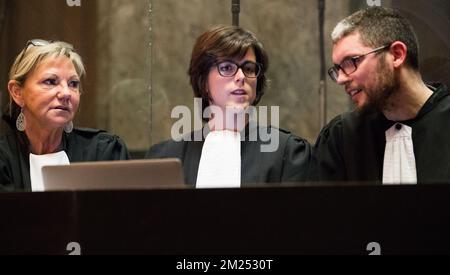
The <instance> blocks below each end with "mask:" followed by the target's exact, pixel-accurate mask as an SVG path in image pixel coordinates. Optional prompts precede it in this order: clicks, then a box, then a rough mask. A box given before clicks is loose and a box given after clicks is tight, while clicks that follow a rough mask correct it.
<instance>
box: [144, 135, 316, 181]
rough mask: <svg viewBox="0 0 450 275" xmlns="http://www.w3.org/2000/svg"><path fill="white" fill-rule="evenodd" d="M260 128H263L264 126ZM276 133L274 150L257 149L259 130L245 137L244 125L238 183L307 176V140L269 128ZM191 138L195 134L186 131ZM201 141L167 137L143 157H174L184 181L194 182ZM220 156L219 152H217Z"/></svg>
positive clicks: (298, 178) (308, 168)
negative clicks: (255, 134)
mask: <svg viewBox="0 0 450 275" xmlns="http://www.w3.org/2000/svg"><path fill="white" fill-rule="evenodd" d="M260 130H262V131H266V132H267V128H261V127H260ZM270 130H271V131H276V132H278V133H279V146H278V148H277V150H276V151H275V152H261V145H262V144H269V142H267V143H265V142H262V141H261V139H260V137H259V134H258V138H257V139H256V140H255V141H250V140H249V133H248V127H247V128H246V134H245V140H243V141H241V185H246V184H253V183H279V182H299V181H307V180H309V172H310V163H311V158H312V151H311V146H310V144H309V143H308V142H307V141H306V140H304V139H302V138H300V137H297V136H294V135H292V134H291V133H290V132H287V131H284V130H281V129H280V130H279V129H276V128H273V127H272V128H270ZM190 136H191V138H192V139H191V140H193V137H194V136H195V134H194V133H191V134H190ZM203 143H204V141H179V142H176V141H173V140H167V141H164V142H162V143H159V144H156V145H154V146H152V147H151V148H150V150H149V151H148V152H147V155H146V157H147V158H178V159H180V160H181V162H182V163H183V171H184V177H185V182H186V183H187V184H189V185H195V183H196V182H197V173H198V166H199V163H200V157H201V153H202V148H203ZM217 157H218V158H220V156H217Z"/></svg>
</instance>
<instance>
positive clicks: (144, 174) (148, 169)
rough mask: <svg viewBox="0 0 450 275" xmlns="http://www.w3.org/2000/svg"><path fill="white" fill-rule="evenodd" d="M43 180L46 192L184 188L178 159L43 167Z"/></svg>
mask: <svg viewBox="0 0 450 275" xmlns="http://www.w3.org/2000/svg"><path fill="white" fill-rule="evenodd" d="M42 177H43V182H44V190H45V191H63V190H113V189H155V188H156V189H158V188H186V185H185V184H184V178H183V170H182V165H181V162H180V160H178V159H146V160H126V161H96V162H77V163H72V164H70V165H55V166H44V167H42Z"/></svg>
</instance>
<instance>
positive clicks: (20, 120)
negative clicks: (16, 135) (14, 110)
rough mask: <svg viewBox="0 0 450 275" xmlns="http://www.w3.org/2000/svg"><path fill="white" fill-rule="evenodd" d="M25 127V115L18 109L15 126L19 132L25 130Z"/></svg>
mask: <svg viewBox="0 0 450 275" xmlns="http://www.w3.org/2000/svg"><path fill="white" fill-rule="evenodd" d="M26 127H27V122H26V121H25V115H24V114H23V112H22V109H20V114H19V116H17V120H16V128H17V130H19V131H20V132H23V131H25V128H26Z"/></svg>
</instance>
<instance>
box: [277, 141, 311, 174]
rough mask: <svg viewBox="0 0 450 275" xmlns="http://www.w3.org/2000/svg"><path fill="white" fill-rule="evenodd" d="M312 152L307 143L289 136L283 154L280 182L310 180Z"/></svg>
mask: <svg viewBox="0 0 450 275" xmlns="http://www.w3.org/2000/svg"><path fill="white" fill-rule="evenodd" d="M311 161H312V150H311V145H310V144H309V142H308V141H306V140H304V139H302V138H300V137H297V136H294V135H290V136H289V137H288V140H287V142H286V147H285V149H284V154H283V163H284V165H283V170H282V175H281V181H282V182H299V181H309V180H311V179H310V178H311V174H310V173H311V171H310V168H311Z"/></svg>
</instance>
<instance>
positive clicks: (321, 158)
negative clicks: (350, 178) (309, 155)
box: [312, 116, 347, 181]
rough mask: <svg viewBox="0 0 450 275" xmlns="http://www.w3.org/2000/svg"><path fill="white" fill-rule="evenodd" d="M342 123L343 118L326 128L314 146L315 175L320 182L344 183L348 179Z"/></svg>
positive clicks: (332, 122)
mask: <svg viewBox="0 0 450 275" xmlns="http://www.w3.org/2000/svg"><path fill="white" fill-rule="evenodd" d="M342 144H343V140H342V121H341V116H338V117H336V118H335V119H333V120H332V121H331V122H330V123H329V124H328V125H327V126H325V127H324V128H323V129H322V131H321V132H320V134H319V137H318V138H317V141H316V144H315V146H314V151H313V152H314V154H313V155H314V156H313V158H314V161H313V165H314V167H313V169H312V170H313V171H314V172H313V173H314V174H316V175H317V179H318V180H320V181H344V180H346V179H347V176H346V169H345V164H344V159H343V157H342V153H343V152H342Z"/></svg>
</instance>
